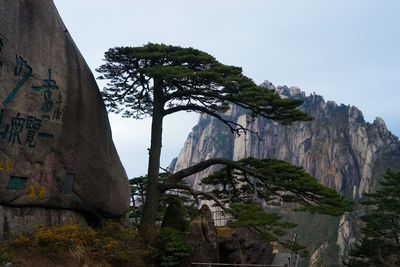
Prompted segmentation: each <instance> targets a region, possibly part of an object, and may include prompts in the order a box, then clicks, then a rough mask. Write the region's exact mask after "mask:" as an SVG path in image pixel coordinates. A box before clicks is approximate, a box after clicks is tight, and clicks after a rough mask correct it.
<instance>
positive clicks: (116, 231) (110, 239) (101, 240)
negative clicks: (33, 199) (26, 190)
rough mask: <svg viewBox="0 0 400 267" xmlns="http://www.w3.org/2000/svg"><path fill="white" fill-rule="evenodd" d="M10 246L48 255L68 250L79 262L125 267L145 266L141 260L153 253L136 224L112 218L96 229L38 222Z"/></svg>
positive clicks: (19, 234) (16, 238)
mask: <svg viewBox="0 0 400 267" xmlns="http://www.w3.org/2000/svg"><path fill="white" fill-rule="evenodd" d="M9 245H10V246H11V247H14V248H26V249H30V250H34V252H36V251H37V252H42V253H44V254H48V255H54V252H58V253H69V254H70V255H71V256H72V257H75V258H79V260H80V261H86V260H90V259H96V260H98V261H103V262H107V263H108V264H111V265H113V266H128V267H129V266H135V267H136V266H137V267H140V266H145V263H144V259H145V258H146V256H147V255H149V254H150V253H151V252H152V249H151V248H150V247H147V246H145V245H144V242H142V240H141V239H140V238H139V234H138V232H137V229H136V227H134V226H127V227H124V226H122V225H121V224H119V223H115V222H111V221H110V222H106V223H104V224H103V225H102V226H101V227H100V228H98V229H96V230H94V229H92V228H91V227H81V226H79V225H77V224H68V225H63V226H52V227H46V226H44V225H40V226H38V227H36V228H34V229H33V230H32V231H30V232H28V233H17V234H16V235H15V237H14V238H13V239H12V240H10V241H9ZM0 256H1V255H0ZM0 260H1V258H0Z"/></svg>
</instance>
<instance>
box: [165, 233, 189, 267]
mask: <svg viewBox="0 0 400 267" xmlns="http://www.w3.org/2000/svg"><path fill="white" fill-rule="evenodd" d="M158 240H159V243H158V248H159V252H160V259H159V261H160V266H187V261H188V258H189V256H190V254H191V251H192V247H191V246H190V245H188V244H186V243H185V242H184V233H183V232H180V231H178V230H175V229H172V228H163V229H162V230H161V232H160V234H159V237H158Z"/></svg>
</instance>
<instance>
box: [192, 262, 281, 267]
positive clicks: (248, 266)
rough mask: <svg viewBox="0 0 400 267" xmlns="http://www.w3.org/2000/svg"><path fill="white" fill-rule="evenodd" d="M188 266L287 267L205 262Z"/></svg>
mask: <svg viewBox="0 0 400 267" xmlns="http://www.w3.org/2000/svg"><path fill="white" fill-rule="evenodd" d="M190 266H232V267H236V266H238V267H239V266H246V267H287V265H270V264H250V263H206V262H192V263H190Z"/></svg>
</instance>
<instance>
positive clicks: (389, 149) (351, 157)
mask: <svg viewBox="0 0 400 267" xmlns="http://www.w3.org/2000/svg"><path fill="white" fill-rule="evenodd" d="M263 86H265V87H268V88H271V89H276V90H277V91H278V92H279V93H280V94H281V95H282V96H283V97H292V98H300V99H303V100H304V104H303V105H302V107H301V109H302V110H303V111H305V112H307V113H309V114H310V115H311V116H312V117H313V118H314V119H313V121H311V122H297V123H294V124H293V125H292V126H283V125H279V124H277V123H275V122H272V121H270V120H265V119H256V120H255V121H254V122H253V123H251V124H250V123H249V121H250V120H249V118H248V117H247V116H246V114H245V113H244V112H243V110H241V109H240V108H238V107H236V106H234V107H233V108H232V109H231V110H230V111H228V112H227V113H226V114H225V115H226V116H227V119H228V120H233V121H236V122H238V123H241V124H244V125H246V126H248V127H249V128H250V129H251V130H252V131H255V132H258V133H259V135H260V136H261V137H262V138H263V139H262V140H260V139H259V138H258V137H257V136H255V135H251V134H246V135H245V134H242V135H241V136H234V135H232V134H231V132H230V131H229V129H228V128H227V127H225V125H223V124H222V123H221V122H219V121H218V120H216V119H215V118H212V117H210V116H209V115H206V114H203V115H201V116H200V120H199V122H198V124H197V125H196V126H195V127H194V128H193V130H192V132H191V133H190V134H189V136H188V138H187V140H186V142H185V144H184V147H183V148H182V150H181V152H180V154H179V157H178V158H177V160H176V161H175V162H173V163H174V164H171V166H170V168H171V169H174V171H179V170H181V169H183V168H186V167H188V166H191V165H194V164H196V163H198V162H200V161H202V160H205V159H209V158H214V157H224V158H228V159H233V160H238V159H241V158H244V157H249V156H253V157H257V158H276V159H281V160H286V161H289V162H290V163H292V164H295V165H298V166H302V167H304V169H305V170H306V171H307V172H309V173H310V174H311V175H312V176H314V177H316V178H317V179H318V181H319V182H320V183H322V184H324V185H326V186H329V187H331V188H334V189H335V190H337V191H338V192H340V193H341V194H342V195H344V196H346V197H349V198H352V199H354V200H355V202H356V203H357V202H358V201H359V199H360V198H362V197H363V194H364V193H365V192H373V191H375V189H376V186H377V182H378V181H379V179H380V178H381V177H382V174H384V173H385V171H386V169H387V168H391V169H392V170H399V168H400V167H399V166H400V141H399V139H398V137H396V136H395V135H393V134H392V133H391V132H390V131H389V130H388V129H387V128H386V126H385V123H384V121H383V120H382V119H381V118H377V119H376V120H375V121H374V122H373V123H368V122H366V121H365V120H364V118H363V115H362V113H361V111H360V110H359V109H357V108H356V107H354V106H345V105H337V104H336V103H335V102H332V101H327V102H326V101H324V99H323V97H322V96H319V95H316V94H311V95H309V96H306V95H305V93H304V92H302V91H301V90H300V89H298V88H296V87H290V88H288V87H286V86H279V87H277V88H275V86H273V85H272V84H271V83H270V82H265V83H264V84H263ZM213 170H215V168H209V169H207V170H205V171H203V172H201V173H199V174H196V175H193V176H192V177H190V178H189V179H188V182H189V183H190V184H191V185H192V186H193V188H194V189H196V190H210V189H211V188H210V186H208V185H200V183H199V182H200V181H201V179H202V178H203V177H205V176H206V175H208V174H210V172H211V171H213ZM363 212H365V211H363V210H362V209H359V210H357V211H356V212H355V213H353V214H346V215H344V216H343V217H342V218H340V219H337V221H336V222H332V221H331V220H330V219H326V218H322V219H323V220H324V221H327V222H329V227H331V228H330V229H329V231H328V230H326V229H325V230H324V227H326V226H324V225H322V224H320V225H315V228H314V229H313V231H312V233H310V235H308V237H306V238H309V240H307V241H308V243H311V242H314V243H315V244H314V247H311V248H309V249H310V252H311V253H313V251H314V250H316V249H318V248H319V247H320V243H319V241H320V242H327V241H328V239H329V240H330V242H329V245H328V246H327V249H329V248H330V249H331V250H332V251H335V252H334V253H337V252H336V251H339V255H336V256H333V258H336V260H337V264H341V262H342V261H343V259H344V258H345V257H346V255H347V252H348V250H349V246H351V244H352V243H354V241H355V240H357V238H358V222H357V221H356V218H357V217H358V216H359V215H362V214H363ZM289 216H291V219H296V217H298V215H297V214H294V215H290V214H289ZM320 219H321V218H320V217H318V219H317V218H315V217H309V218H305V217H302V221H299V220H298V221H297V223H299V224H303V225H305V227H304V228H303V229H302V230H295V231H304V230H307V229H306V228H307V225H314V224H315V221H318V220H320ZM322 219H321V220H322ZM299 227H300V226H299ZM297 229H299V228H297ZM300 229H301V228H300ZM298 234H299V238H300V239H301V236H302V233H301V232H298ZM312 234H315V236H313V237H312V238H311V239H310V236H311V235H312ZM328 235H329V236H328ZM303 236H304V235H303ZM335 239H336V242H333V243H332V240H335ZM300 241H301V240H300ZM335 243H336V244H335ZM336 245H337V246H339V249H336V248H335V246H336ZM320 254H321V255H322V254H324V255H326V254H328V253H320Z"/></svg>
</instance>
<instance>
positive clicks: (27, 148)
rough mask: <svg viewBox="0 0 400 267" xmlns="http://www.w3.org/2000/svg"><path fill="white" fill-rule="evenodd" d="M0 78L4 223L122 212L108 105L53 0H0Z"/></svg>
mask: <svg viewBox="0 0 400 267" xmlns="http://www.w3.org/2000/svg"><path fill="white" fill-rule="evenodd" d="M0 84H1V90H0V103H1V110H0V147H1V149H0V204H1V206H2V208H1V209H0V220H2V221H1V224H2V225H3V226H4V225H6V226H7V227H4V229H6V231H14V230H23V229H29V228H30V227H31V226H33V225H36V224H38V223H43V222H45V223H47V224H50V225H52V224H58V223H62V222H63V221H66V220H67V218H71V219H72V220H74V221H77V222H82V223H83V222H88V223H93V222H96V221H98V220H101V219H103V218H113V219H122V218H124V217H125V214H126V212H127V210H128V207H129V186H128V180H127V177H126V173H125V171H124V169H123V167H122V165H121V162H120V160H119V157H118V155H117V153H116V150H115V147H114V144H113V142H112V138H111V130H110V126H109V122H108V117H107V112H106V110H105V108H104V105H103V102H102V99H101V95H100V92H99V90H98V87H97V85H96V82H95V80H94V78H93V75H92V73H91V71H90V69H89V67H88V66H87V64H86V63H85V61H84V59H83V57H82V56H81V54H80V53H79V51H78V49H77V48H76V46H75V44H74V42H73V40H72V38H71V36H70V35H69V33H68V31H67V30H66V28H65V26H64V24H63V23H62V21H61V18H60V16H59V15H58V12H57V10H56V7H55V6H54V3H53V1H51V0H35V1H29V0H4V1H1V3H0ZM2 229H3V228H2Z"/></svg>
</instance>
